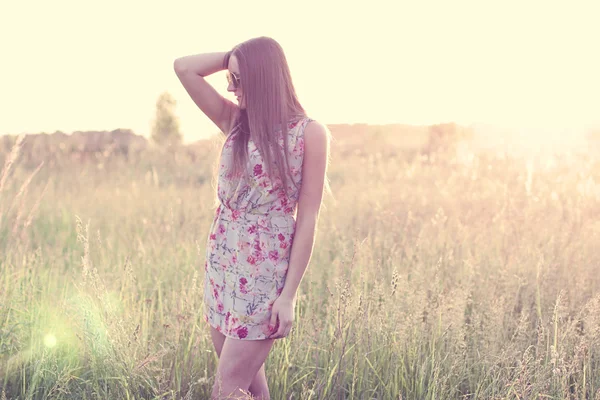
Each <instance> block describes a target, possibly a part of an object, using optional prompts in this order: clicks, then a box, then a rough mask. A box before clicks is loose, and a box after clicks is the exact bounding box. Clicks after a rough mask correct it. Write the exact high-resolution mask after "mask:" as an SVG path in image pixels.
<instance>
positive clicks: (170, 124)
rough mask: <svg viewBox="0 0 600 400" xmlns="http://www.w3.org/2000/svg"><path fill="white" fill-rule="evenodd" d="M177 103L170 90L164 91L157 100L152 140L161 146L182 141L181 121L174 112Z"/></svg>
mask: <svg viewBox="0 0 600 400" xmlns="http://www.w3.org/2000/svg"><path fill="white" fill-rule="evenodd" d="M176 104H177V102H176V101H175V99H174V98H173V97H172V96H171V95H170V94H169V93H168V92H164V93H162V94H161V95H160V96H159V97H158V100H157V101H156V118H155V119H154V124H153V126H152V140H153V141H154V143H156V144H158V145H159V146H173V145H177V144H180V143H181V141H182V135H181V132H179V121H178V119H177V117H176V116H175V113H174V109H175V105H176Z"/></svg>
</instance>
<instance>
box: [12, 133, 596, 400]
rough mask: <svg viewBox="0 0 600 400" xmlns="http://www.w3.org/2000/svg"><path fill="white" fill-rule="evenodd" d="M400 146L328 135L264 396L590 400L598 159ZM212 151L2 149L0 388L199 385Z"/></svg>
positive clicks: (69, 392) (136, 392)
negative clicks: (86, 153)
mask: <svg viewBox="0 0 600 400" xmlns="http://www.w3.org/2000/svg"><path fill="white" fill-rule="evenodd" d="M403 143H404V140H403V138H402V137H394V136H389V135H388V136H386V135H384V134H382V133H380V132H379V133H378V132H370V133H365V134H364V136H363V137H359V140H356V137H354V138H353V140H352V141H350V140H348V141H346V140H345V138H344V137H336V136H335V135H334V141H333V142H332V148H331V150H332V158H331V165H330V167H329V171H328V173H329V179H330V182H331V188H332V193H330V194H329V193H328V194H326V195H325V196H324V203H323V207H322V210H321V215H320V220H319V227H318V232H317V239H316V243H315V248H314V252H313V256H312V259H311V262H310V265H309V267H308V270H307V272H306V274H305V277H304V280H303V282H302V284H301V287H300V289H299V293H298V301H297V307H296V319H295V322H294V329H293V330H292V333H291V334H290V336H289V337H288V338H287V339H284V340H278V341H277V342H276V344H275V345H274V347H273V350H272V352H271V354H270V355H269V358H268V359H267V361H266V373H267V378H268V380H269V387H270V391H271V396H272V399H302V400H304V399H319V400H321V399H567V398H568V399H600V358H599V357H600V273H599V271H600V270H599V267H600V251H599V246H600V218H599V217H598V216H600V178H599V177H600V156H599V155H598V154H597V153H594V152H592V151H591V150H590V151H585V152H570V151H564V152H560V153H556V154H546V155H544V156H542V155H530V156H527V155H523V154H511V153H510V152H502V151H491V150H485V151H483V150H481V151H479V150H477V149H471V150H469V151H467V152H461V153H460V154H459V155H458V156H457V153H455V152H453V151H448V152H444V151H443V150H440V151H438V152H437V153H430V154H423V152H421V151H419V150H418V149H416V148H415V147H414V146H412V147H410V148H405V147H403ZM218 149H219V142H218V141H217V140H214V141H211V142H210V143H209V144H207V145H206V147H205V148H204V149H203V150H202V153H201V157H198V158H196V159H194V160H191V159H189V158H188V157H186V156H183V155H181V154H178V153H177V152H169V153H165V152H160V151H158V150H151V149H150V150H147V151H145V152H143V153H141V154H140V156H139V157H136V158H130V159H125V158H122V157H117V156H114V157H113V156H110V157H109V156H107V158H106V159H98V160H95V161H90V160H86V161H81V160H65V161H64V162H61V163H52V164H50V163H44V164H42V165H41V166H40V167H39V168H37V164H34V165H33V166H32V165H26V164H25V163H23V162H22V159H21V158H20V156H19V152H18V148H17V147H16V148H15V150H14V151H13V153H12V156H11V155H10V154H8V153H7V154H5V155H4V162H3V164H0V168H1V167H2V165H4V167H3V168H4V169H3V173H1V174H0V179H1V180H0V399H1V400H4V399H46V398H52V399H207V398H209V395H210V392H211V388H212V384H213V379H214V372H215V371H216V366H217V362H218V359H217V355H216V353H215V351H214V348H213V344H212V341H211V338H210V334H209V329H208V325H206V323H205V322H204V321H203V319H202V295H203V284H204V280H203V279H204V277H203V268H202V266H203V263H204V257H205V255H204V251H205V241H206V236H207V232H208V229H209V226H210V222H211V219H212V217H213V214H212V213H213V210H214V205H215V193H214V191H215V189H214V164H215V157H216V155H217V153H218ZM11 160H14V162H12V163H11Z"/></svg>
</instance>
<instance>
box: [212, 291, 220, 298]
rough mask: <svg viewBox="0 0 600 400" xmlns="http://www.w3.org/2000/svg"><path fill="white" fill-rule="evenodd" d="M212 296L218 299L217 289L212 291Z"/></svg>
mask: <svg viewBox="0 0 600 400" xmlns="http://www.w3.org/2000/svg"><path fill="white" fill-rule="evenodd" d="M213 294H214V295H215V298H217V299H218V298H219V292H218V291H217V289H213Z"/></svg>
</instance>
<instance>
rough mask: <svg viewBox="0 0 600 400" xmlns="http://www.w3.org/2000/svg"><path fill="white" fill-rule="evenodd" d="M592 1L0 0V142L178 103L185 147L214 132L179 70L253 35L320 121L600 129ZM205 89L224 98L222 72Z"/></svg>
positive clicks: (145, 127)
mask: <svg viewBox="0 0 600 400" xmlns="http://www.w3.org/2000/svg"><path fill="white" fill-rule="evenodd" d="M595 3H598V2H595V1H585V2H584V1H576V0H575V1H569V2H567V1H550V0H546V1H534V0H531V1H523V0H520V1H513V0H503V1H484V0H479V1H466V0H452V1H427V0H423V1H414V0H413V1H400V0H397V1H392V0H387V1H381V0H370V1H358V0H355V1H353V0H345V1H338V0H335V1H333V0H318V1H317V0H303V1H301V2H286V1H281V0H278V1H261V0H254V1H251V2H249V1H237V0H229V1H226V2H222V1H212V2H207V1H198V0H196V1H189V0H185V1H184V0H172V1H169V2H166V1H149V0H145V1H140V0H104V1H101V2H100V1H88V0H76V1H75V0H53V1H47V0H20V1H8V0H0V56H1V59H2V62H1V63H0V65H1V67H0V134H19V133H39V132H47V133H52V132H54V131H57V130H60V131H63V132H66V133H71V132H73V131H85V130H113V129H117V128H130V129H133V131H134V132H135V133H138V134H141V135H144V136H149V134H150V131H151V125H152V122H153V119H154V115H155V107H156V100H157V99H158V97H159V95H160V94H161V93H163V92H165V91H166V92H169V93H170V94H171V95H173V97H174V98H175V100H176V102H177V105H176V109H175V112H176V115H177V117H178V118H179V126H180V129H181V132H182V133H183V135H184V140H185V141H186V142H191V141H194V140H198V139H202V138H206V137H208V136H210V135H213V134H215V133H217V132H218V128H217V127H216V126H214V124H213V123H212V122H211V121H210V120H209V119H208V118H207V117H206V116H205V115H204V114H203V113H202V111H201V110H200V109H198V108H197V106H196V105H195V104H194V103H193V101H192V100H191V98H190V97H189V96H188V95H187V92H185V89H184V88H183V86H182V85H181V83H180V82H179V80H178V78H177V76H176V75H175V73H174V71H173V61H174V60H175V59H176V58H178V57H181V56H185V55H189V54H197V53H203V52H212V51H227V50H230V49H231V48H232V47H233V46H234V45H235V44H237V43H240V42H243V41H245V40H247V39H250V38H252V37H257V36H270V37H272V38H274V39H275V40H277V41H278V42H279V43H280V44H281V46H282V47H283V49H284V51H285V53H286V57H287V59H288V63H289V66H290V70H291V73H292V79H293V82H294V86H295V87H296V91H297V93H298V96H299V98H300V101H301V103H302V104H303V106H304V107H305V109H306V110H307V112H308V114H309V116H311V117H312V118H315V119H317V120H319V121H321V122H323V123H325V124H334V123H372V124H384V123H405V124H415V125H423V124H434V123H442V122H451V121H453V122H457V123H460V124H464V125H471V124H478V126H484V125H486V124H487V126H496V127H498V126H503V127H512V128H516V129H519V130H520V132H523V134H525V135H532V136H535V135H542V134H543V135H547V134H549V132H554V133H556V134H558V135H565V134H571V133H575V132H582V131H583V130H587V129H590V128H597V127H598V128H600V73H599V72H598V71H600V56H599V55H598V39H600V24H598V23H597V16H598V15H600V3H598V5H597V4H595ZM207 79H208V81H209V82H210V83H211V84H212V85H213V86H214V87H215V88H216V89H217V90H218V91H219V92H220V93H221V94H223V95H224V96H226V97H228V98H229V99H231V100H232V101H235V98H234V97H233V96H232V95H231V94H229V93H228V92H227V90H226V88H227V83H226V79H225V74H224V72H223V71H221V72H217V73H215V74H213V75H211V76H209V77H208V78H207Z"/></svg>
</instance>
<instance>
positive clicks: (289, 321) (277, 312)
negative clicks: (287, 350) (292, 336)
mask: <svg viewBox="0 0 600 400" xmlns="http://www.w3.org/2000/svg"><path fill="white" fill-rule="evenodd" d="M295 306H296V300H295V299H292V298H289V297H287V296H279V297H278V298H277V299H276V300H275V302H274V303H273V307H272V308H271V321H270V324H269V328H270V329H271V331H272V332H274V333H272V334H271V336H269V339H281V338H284V337H286V336H287V335H289V333H290V331H291V330H292V325H293V323H294V307H295ZM278 320H279V321H278Z"/></svg>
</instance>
